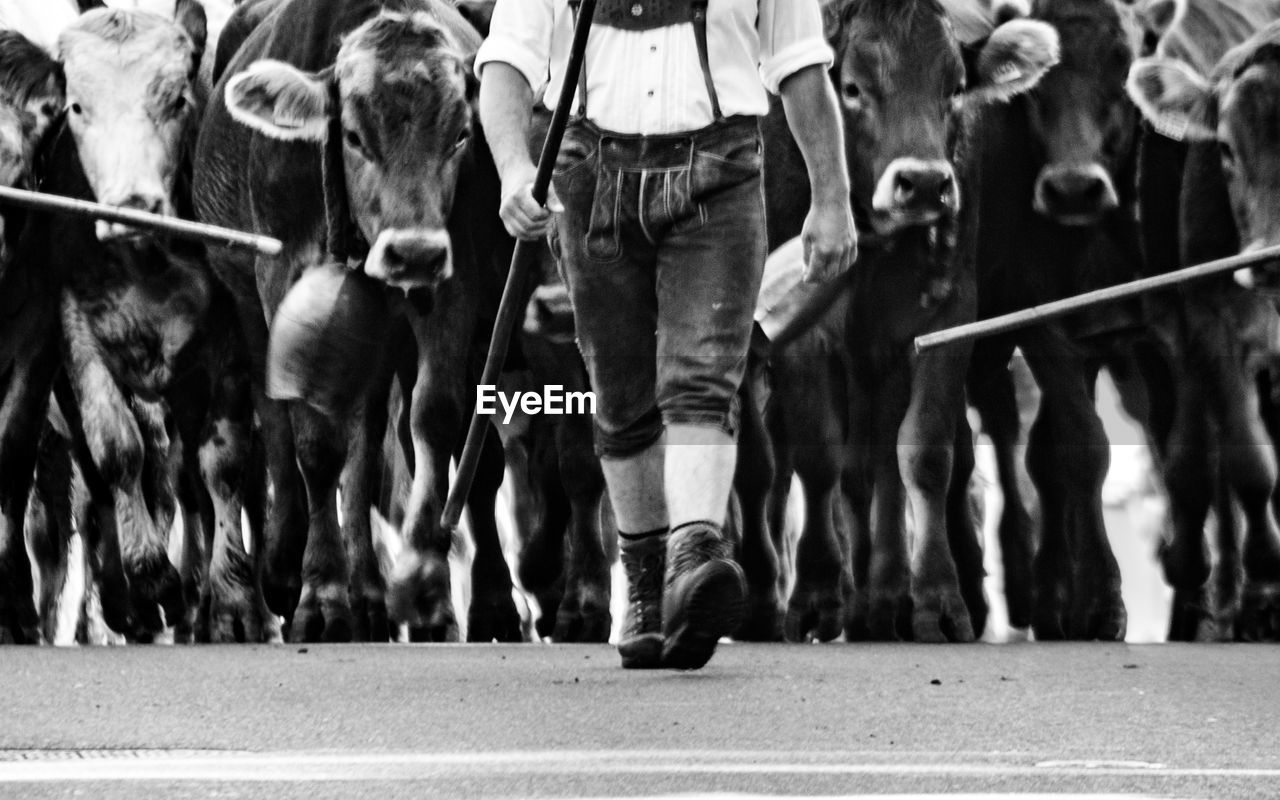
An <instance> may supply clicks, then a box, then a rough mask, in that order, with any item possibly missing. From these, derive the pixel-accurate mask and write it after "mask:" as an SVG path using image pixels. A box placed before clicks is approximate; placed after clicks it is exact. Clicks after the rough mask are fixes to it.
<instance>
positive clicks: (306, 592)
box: [289, 583, 354, 643]
mask: <svg viewBox="0 0 1280 800" xmlns="http://www.w3.org/2000/svg"><path fill="white" fill-rule="evenodd" d="M353 627H354V625H353V623H352V618H351V604H350V602H349V601H348V599H347V587H346V586H343V585H340V584H336V583H330V584H324V585H321V586H318V587H312V586H311V585H307V586H306V587H304V588H303V590H302V599H301V600H299V601H298V608H297V610H296V611H294V612H293V624H292V625H291V626H290V628H289V641H291V642H294V643H303V642H349V641H351V631H352V628H353Z"/></svg>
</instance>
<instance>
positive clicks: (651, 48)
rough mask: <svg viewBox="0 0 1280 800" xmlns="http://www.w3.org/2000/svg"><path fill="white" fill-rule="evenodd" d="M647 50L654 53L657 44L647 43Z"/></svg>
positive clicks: (656, 50)
mask: <svg viewBox="0 0 1280 800" xmlns="http://www.w3.org/2000/svg"><path fill="white" fill-rule="evenodd" d="M649 52H650V53H656V52H658V46H657V45H656V44H651V45H649Z"/></svg>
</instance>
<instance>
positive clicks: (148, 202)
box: [93, 194, 169, 242]
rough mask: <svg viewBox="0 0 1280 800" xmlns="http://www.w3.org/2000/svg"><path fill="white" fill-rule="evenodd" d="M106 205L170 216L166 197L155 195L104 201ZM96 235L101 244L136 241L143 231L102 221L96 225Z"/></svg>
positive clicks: (117, 223)
mask: <svg viewBox="0 0 1280 800" xmlns="http://www.w3.org/2000/svg"><path fill="white" fill-rule="evenodd" d="M103 202H104V203H105V204H106V205H109V206H115V207H117V208H127V209H131V210H133V211H146V212H147V213H149V214H161V215H167V214H169V204H168V203H167V202H166V201H165V199H164V197H162V196H160V195H154V194H131V195H128V196H127V197H125V198H124V199H123V200H104V201H103ZM93 232H94V234H96V235H97V237H98V241H100V242H114V241H119V240H122V239H135V238H137V237H139V236H141V235H142V231H140V230H138V229H137V228H134V227H132V226H129V225H124V224H122V223H119V222H108V221H107V220H104V219H100V220H98V221H97V222H96V223H95V224H94V229H93Z"/></svg>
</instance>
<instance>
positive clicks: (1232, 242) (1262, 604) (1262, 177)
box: [1130, 24, 1280, 639]
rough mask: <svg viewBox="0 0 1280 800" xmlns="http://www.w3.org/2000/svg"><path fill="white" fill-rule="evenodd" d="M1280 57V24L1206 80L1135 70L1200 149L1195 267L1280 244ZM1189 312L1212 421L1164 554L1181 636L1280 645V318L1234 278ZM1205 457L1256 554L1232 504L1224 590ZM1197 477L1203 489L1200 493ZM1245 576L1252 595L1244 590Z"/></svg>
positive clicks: (1192, 182) (1173, 67) (1189, 353)
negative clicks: (1278, 491) (1278, 125)
mask: <svg viewBox="0 0 1280 800" xmlns="http://www.w3.org/2000/svg"><path fill="white" fill-rule="evenodd" d="M1276 53H1280V27H1278V26H1277V24H1272V25H1269V26H1267V27H1264V28H1263V29H1262V30H1260V31H1258V32H1257V33H1256V34H1254V35H1253V36H1252V37H1250V38H1249V39H1248V40H1247V41H1245V42H1244V43H1243V44H1241V45H1239V46H1238V47H1236V48H1234V49H1232V50H1231V51H1229V52H1228V53H1226V54H1225V56H1223V58H1222V59H1221V61H1220V62H1219V63H1218V64H1217V65H1216V67H1214V68H1213V69H1212V71H1211V73H1210V74H1209V75H1208V76H1207V77H1205V76H1202V74H1201V72H1200V71H1199V70H1198V69H1197V68H1196V67H1194V66H1192V65H1190V64H1188V63H1186V62H1184V61H1181V60H1178V59H1172V58H1169V57H1165V56H1160V57H1156V58H1151V59H1144V60H1143V61H1141V62H1139V63H1138V64H1136V65H1135V66H1134V69H1133V71H1132V75H1131V80H1130V92H1131V94H1132V96H1133V97H1134V99H1135V101H1136V102H1137V103H1138V104H1139V106H1140V107H1141V108H1142V110H1143V112H1144V114H1145V115H1146V116H1147V117H1148V119H1149V120H1150V121H1151V122H1152V124H1153V126H1154V127H1155V128H1156V130H1158V131H1161V132H1164V133H1166V134H1168V135H1170V136H1175V137H1178V138H1181V139H1184V140H1186V141H1188V142H1189V143H1190V146H1189V148H1188V150H1187V152H1186V163H1185V167H1184V170H1183V174H1182V193H1181V218H1180V220H1179V223H1180V224H1179V231H1180V238H1181V253H1182V257H1183V260H1184V261H1186V262H1188V263H1191V262H1198V261H1203V260H1206V259H1209V258H1214V257H1220V256H1224V255H1229V254H1232V253H1234V252H1238V251H1242V250H1243V251H1245V252H1247V251H1250V250H1254V249H1258V248H1261V247H1266V246H1271V245H1274V244H1277V243H1280V238H1278V237H1277V233H1278V230H1280V229H1278V228H1277V225H1276V221H1275V214H1274V213H1273V212H1274V211H1275V204H1274V199H1273V198H1272V196H1271V193H1272V192H1273V191H1274V187H1275V185H1276V175H1277V174H1278V172H1277V170H1276V164H1277V163H1280V159H1278V158H1277V156H1278V155H1280V139H1278V138H1277V134H1276V130H1275V126H1274V124H1273V123H1274V119H1275V115H1276V112H1277V108H1278V107H1280V58H1277V56H1276ZM1258 274H1260V273H1255V272H1254V271H1245V272H1242V273H1240V274H1238V275H1237V276H1236V278H1237V280H1238V281H1239V282H1240V283H1242V284H1244V285H1245V286H1252V285H1253V284H1254V282H1255V280H1257V275H1258ZM1265 279H1266V276H1265V275H1263V280H1264V281H1265ZM1183 313H1184V322H1183V327H1184V330H1185V331H1186V333H1184V339H1185V341H1186V343H1185V345H1184V348H1185V352H1184V358H1185V359H1186V364H1185V366H1186V372H1187V373H1188V375H1187V380H1188V382H1190V383H1191V385H1192V387H1194V388H1196V389H1198V392H1197V393H1196V394H1195V396H1194V398H1193V399H1199V400H1200V403H1199V404H1197V405H1196V408H1197V410H1203V412H1204V417H1203V418H1202V419H1200V420H1187V424H1186V425H1185V426H1184V427H1183V428H1182V429H1181V430H1184V431H1187V432H1188V435H1187V436H1186V439H1187V441H1186V442H1180V444H1182V445H1183V448H1182V450H1181V451H1179V452H1175V454H1174V455H1177V456H1181V459H1180V460H1179V461H1175V462H1174V464H1173V465H1171V466H1172V467H1174V468H1175V469H1172V470H1171V474H1170V484H1171V491H1173V492H1177V493H1179V494H1180V500H1181V501H1182V503H1181V505H1180V506H1175V512H1176V511H1178V510H1182V512H1183V516H1182V517H1179V516H1176V515H1175V517H1174V520H1173V523H1174V529H1173V539H1172V541H1171V542H1170V544H1169V548H1168V550H1167V552H1166V554H1165V568H1166V574H1167V576H1168V578H1169V579H1170V582H1171V583H1172V584H1173V585H1174V587H1175V589H1176V591H1177V595H1176V597H1175V616H1174V620H1173V624H1172V626H1171V636H1173V637H1175V638H1218V639H1222V638H1233V637H1238V638H1244V639H1274V638H1275V637H1277V636H1278V635H1280V624H1278V622H1277V613H1276V608H1277V600H1276V597H1277V585H1278V584H1280V532H1278V531H1277V526H1276V519H1275V512H1274V508H1273V506H1272V503H1271V499H1272V497H1273V495H1274V491H1275V484H1276V469H1277V468H1276V456H1275V450H1274V446H1273V444H1272V439H1271V434H1273V433H1274V431H1268V429H1267V428H1268V424H1267V423H1268V421H1267V420H1265V419H1264V418H1263V411H1264V408H1263V407H1261V406H1265V407H1268V409H1267V410H1269V407H1270V406H1271V405H1273V404H1274V399H1273V397H1272V393H1271V391H1270V390H1268V388H1267V387H1268V386H1269V385H1270V384H1271V383H1272V381H1273V380H1274V378H1273V377H1272V376H1273V375H1274V368H1275V344H1274V338H1273V334H1272V331H1274V330H1275V328H1276V324H1277V322H1278V321H1280V318H1278V317H1277V314H1276V311H1275V308H1274V307H1273V306H1272V304H1271V303H1270V302H1268V301H1267V300H1266V299H1265V298H1264V297H1261V296H1258V295H1256V294H1254V293H1252V292H1246V291H1243V290H1242V289H1241V288H1240V287H1239V286H1235V285H1233V284H1232V283H1231V282H1230V281H1227V280H1221V281H1217V282H1215V283H1213V284H1208V285H1206V286H1204V287H1198V288H1197V292H1196V294H1195V297H1194V298H1188V299H1187V301H1186V302H1185V306H1184V309H1183ZM1259 389H1261V391H1262V392H1263V393H1264V394H1263V396H1262V397H1259ZM1188 394H1190V392H1188ZM1195 455H1199V456H1200V458H1201V459H1202V460H1210V465H1211V466H1212V465H1216V466H1217V469H1219V470H1221V474H1222V479H1223V484H1224V488H1226V489H1227V490H1228V492H1229V493H1230V494H1229V496H1228V498H1227V500H1228V503H1229V501H1230V500H1232V499H1234V500H1235V501H1237V502H1239V503H1240V506H1241V508H1242V509H1243V510H1244V512H1245V522H1246V528H1245V532H1244V546H1243V551H1241V550H1240V549H1239V548H1238V546H1237V544H1236V542H1235V535H1236V534H1235V526H1234V525H1233V524H1231V519H1230V514H1231V510H1230V506H1229V505H1227V507H1226V509H1225V512H1226V513H1225V514H1223V513H1222V512H1221V511H1220V513H1219V517H1221V518H1222V519H1220V520H1219V523H1218V524H1219V527H1220V528H1222V529H1224V534H1223V535H1220V536H1219V540H1218V541H1219V548H1218V549H1219V552H1218V560H1219V563H1218V565H1217V568H1216V569H1217V572H1218V576H1219V579H1218V580H1217V581H1215V583H1216V587H1215V589H1214V590H1206V588H1207V587H1205V585H1204V584H1205V581H1206V579H1207V578H1208V577H1209V567H1210V565H1209V562H1208V559H1207V555H1206V553H1205V550H1204V535H1203V524H1204V518H1205V514H1206V512H1207V511H1208V508H1209V505H1210V502H1212V501H1213V500H1214V499H1215V498H1214V497H1213V495H1212V488H1213V484H1212V483H1211V482H1209V481H1205V480H1204V478H1205V475H1206V473H1208V475H1212V474H1213V473H1212V472H1211V471H1210V470H1209V468H1207V467H1205V466H1203V465H1201V464H1199V463H1197V462H1195V461H1193V460H1192V458H1191V457H1188V456H1192V457H1193V456H1195ZM1188 462H1190V463H1188ZM1197 466H1198V467H1200V469H1198V470H1195V471H1193V470H1192V469H1191V468H1194V467H1197ZM1188 478H1191V479H1188ZM1194 478H1200V481H1199V482H1200V483H1201V484H1202V485H1199V486H1196V485H1192V484H1193V482H1196V481H1194ZM1179 479H1182V480H1179ZM1203 483H1209V485H1208V486H1205V485H1203ZM1241 578H1243V579H1244V591H1243V596H1241V595H1240V594H1239V593H1238V590H1237V585H1238V582H1239V580H1240V579H1241Z"/></svg>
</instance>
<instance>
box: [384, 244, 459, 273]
mask: <svg viewBox="0 0 1280 800" xmlns="http://www.w3.org/2000/svg"><path fill="white" fill-rule="evenodd" d="M383 258H385V259H386V260H387V266H388V267H390V268H391V269H400V270H405V271H412V272H417V273H424V274H428V275H434V276H438V275H439V274H440V273H441V272H443V271H444V268H445V265H446V264H447V263H448V261H449V247H448V245H441V244H440V243H439V242H435V241H430V240H424V239H417V238H406V239H400V240H398V241H394V242H390V243H388V244H387V249H386V252H385V253H384V255H383Z"/></svg>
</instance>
